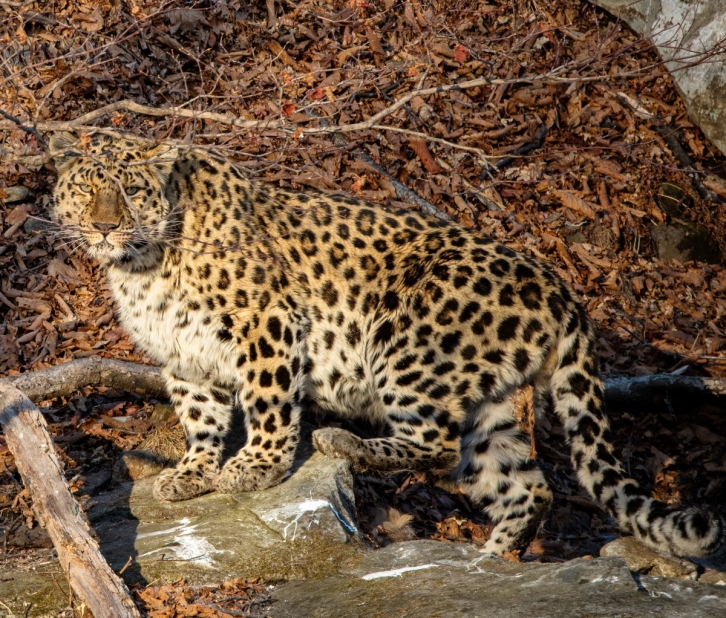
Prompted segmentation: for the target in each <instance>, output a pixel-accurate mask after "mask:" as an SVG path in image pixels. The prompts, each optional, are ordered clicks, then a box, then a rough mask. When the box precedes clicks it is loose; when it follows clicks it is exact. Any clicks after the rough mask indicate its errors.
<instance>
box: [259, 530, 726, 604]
mask: <svg viewBox="0 0 726 618" xmlns="http://www.w3.org/2000/svg"><path fill="white" fill-rule="evenodd" d="M636 578H637V579H636ZM636 578H634V577H633V575H632V574H631V572H630V570H629V569H628V567H627V566H626V564H625V561H624V560H623V559H622V558H618V557H612V558H610V557H609V558H595V559H591V560H585V559H578V560H572V561H570V562H567V563H564V564H558V565H554V564H533V563H530V564H516V563H513V562H508V561H506V560H502V559H497V558H488V557H486V556H484V555H482V554H481V553H479V552H478V551H477V550H476V549H475V548H473V547H471V546H467V545H459V544H446V543H438V542H435V541H408V542H405V543H396V544H394V545H390V546H389V547H387V548H385V549H382V550H378V551H376V552H372V553H369V554H367V555H365V556H364V557H363V558H362V559H361V560H360V562H359V563H358V564H356V565H355V566H353V567H347V568H344V569H343V570H342V572H341V573H339V574H338V575H335V576H332V577H327V578H325V579H322V580H318V581H296V582H289V583H287V584H284V585H281V586H279V587H278V588H277V589H276V590H275V591H274V592H273V599H274V603H273V608H272V611H271V615H272V616H273V617H274V618H338V617H340V616H345V617H346V618H373V617H387V616H397V617H398V616H400V617H403V616H405V617H406V618H429V617H434V616H437V617H438V616H441V617H446V618H448V617H451V616H466V617H467V618H477V617H480V618H489V617H491V616H507V618H520V617H521V618H532V617H533V616H536V617H537V618H550V617H552V618H554V617H568V618H569V617H570V616H587V617H588V618H596V617H599V616H602V617H603V618H605V617H607V618H615V617H618V618H626V617H632V618H636V617H637V618H647V617H650V616H652V617H654V618H656V617H657V618H664V617H665V616H667V617H668V618H679V617H683V618H702V617H703V618H706V617H709V618H710V617H713V618H716V617H719V618H722V617H723V616H726V587H724V586H712V585H709V584H699V583H692V582H684V581H682V580H670V579H659V578H655V577H647V576H636Z"/></svg>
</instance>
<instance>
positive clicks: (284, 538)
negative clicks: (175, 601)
mask: <svg viewBox="0 0 726 618" xmlns="http://www.w3.org/2000/svg"><path fill="white" fill-rule="evenodd" d="M153 481H154V479H153V478H152V479H144V480H141V481H137V482H135V483H126V484H123V485H121V486H119V487H118V488H117V489H115V490H114V491H112V492H109V493H107V494H102V495H100V496H97V497H96V498H93V499H91V500H90V501H89V502H88V503H87V504H86V509H87V512H88V518H89V520H90V522H91V525H92V526H93V529H94V530H95V532H96V533H97V534H98V537H99V540H100V544H101V551H102V552H103V554H104V556H105V557H106V559H107V560H108V562H109V563H110V564H111V567H112V568H113V569H114V570H115V571H117V572H118V571H120V570H121V569H122V568H123V567H124V566H126V569H125V570H124V573H123V577H124V579H125V580H126V582H127V583H136V582H140V583H149V582H152V581H159V580H161V581H174V580H176V579H179V578H180V577H184V578H185V579H186V580H187V582H189V583H190V584H192V585H197V584H205V583H212V582H217V583H219V582H222V581H224V580H227V579H231V578H235V577H263V578H265V579H267V580H276V579H286V580H294V579H299V578H308V577H318V578H319V577H324V576H327V575H331V574H333V573H337V572H338V571H339V569H340V568H341V567H343V566H345V565H348V566H349V567H350V566H352V565H354V564H355V563H356V562H357V561H358V560H359V559H360V556H361V550H362V549H363V547H364V545H363V543H362V541H361V537H360V532H359V530H358V524H357V519H356V514H355V502H354V495H353V477H352V475H351V472H350V466H349V464H348V463H347V462H345V461H341V460H336V459H329V458H327V457H324V456H323V455H320V454H318V453H315V454H313V455H312V456H311V457H310V458H309V459H308V460H307V461H306V462H305V463H304V464H303V465H302V466H301V467H300V468H299V469H297V470H296V471H295V472H294V473H293V474H292V476H291V477H290V478H289V479H288V480H287V481H285V482H284V483H282V484H280V485H278V486H277V487H273V488H271V489H268V490H265V491H259V492H250V493H245V494H238V495H224V494H216V493H212V494H207V495H205V496H201V497H199V498H195V499H193V500H187V501H184V502H176V503H167V502H159V501H158V500H156V499H155V498H154V497H153V495H152V486H153ZM127 563H128V564H127ZM43 570H44V571H48V572H49V571H54V572H58V573H60V568H59V566H58V564H57V563H52V564H46V565H44V567H43ZM10 577H11V578H10ZM10 577H8V578H6V577H5V574H3V577H0V600H2V601H3V603H6V604H7V605H8V606H9V607H10V608H11V609H12V610H13V611H14V612H16V613H17V614H18V615H20V616H22V615H24V607H23V602H24V601H28V600H34V606H35V607H36V608H38V609H37V611H34V610H31V612H30V614H29V616H39V615H47V610H48V608H49V606H51V607H55V608H56V609H59V608H60V607H63V605H60V606H59V605H57V603H58V587H57V586H56V584H54V582H53V580H52V578H51V577H45V578H43V577H42V576H41V577H40V578H39V577H38V576H37V574H33V573H32V572H28V573H22V572H17V573H13V574H11V576H10ZM43 580H44V581H43ZM56 580H57V581H58V582H59V584H60V585H61V586H62V587H63V589H66V587H67V584H66V582H65V578H64V577H63V576H62V574H61V575H60V576H58V575H56ZM23 591H25V592H23ZM31 591H32V594H33V595H34V599H30V594H31ZM46 597H47V602H46V601H44V599H45V598H46Z"/></svg>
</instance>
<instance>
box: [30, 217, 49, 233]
mask: <svg viewBox="0 0 726 618" xmlns="http://www.w3.org/2000/svg"><path fill="white" fill-rule="evenodd" d="M53 227H54V225H53V224H52V223H50V222H49V221H43V220H41V219H36V218H35V217H28V219H27V220H26V221H25V223H23V231H24V232H25V233H26V234H30V233H31V232H47V231H48V230H51V229H53Z"/></svg>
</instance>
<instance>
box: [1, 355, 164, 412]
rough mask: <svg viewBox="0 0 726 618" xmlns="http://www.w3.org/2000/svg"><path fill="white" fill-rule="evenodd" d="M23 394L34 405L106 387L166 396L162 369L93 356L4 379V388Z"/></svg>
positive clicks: (152, 395) (147, 394)
mask: <svg viewBox="0 0 726 618" xmlns="http://www.w3.org/2000/svg"><path fill="white" fill-rule="evenodd" d="M2 386H11V387H13V388H17V389H18V390H20V391H23V393H25V395H26V396H27V397H28V399H30V400H31V401H33V402H36V403H37V402H39V401H44V400H46V399H55V398H56V397H69V396H71V395H75V394H76V393H77V392H78V390H79V389H81V388H83V387H84V386H106V387H108V388H117V389H119V390H122V391H126V392H128V393H137V394H139V395H143V396H145V397H165V396H166V394H165V385H164V378H162V376H161V372H160V371H159V368H158V367H152V366H150V365H140V364H139V363H129V362H126V361H119V360H113V359H111V358H102V357H100V356H92V357H91V358H81V359H77V360H72V361H70V362H67V363H63V364H62V365H54V366H53V367H48V368H46V369H40V370H39V371H32V372H29V373H21V374H19V375H16V376H10V377H9V378H0V387H2Z"/></svg>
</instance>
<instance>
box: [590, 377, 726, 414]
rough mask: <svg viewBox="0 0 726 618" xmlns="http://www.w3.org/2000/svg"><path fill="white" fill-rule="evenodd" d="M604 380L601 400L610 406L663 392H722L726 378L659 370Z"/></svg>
mask: <svg viewBox="0 0 726 618" xmlns="http://www.w3.org/2000/svg"><path fill="white" fill-rule="evenodd" d="M604 382H605V403H606V404H607V405H608V406H610V407H615V406H619V405H626V404H627V405H631V406H632V405H633V404H635V403H646V402H648V401H652V398H653V397H655V396H657V395H664V394H666V393H667V394H669V395H677V396H679V397H682V396H694V397H697V396H702V397H703V396H714V397H718V396H724V395H726V378H710V377H701V376H674V375H671V374H668V373H660V374H656V375H651V376H640V377H637V378H630V377H627V376H617V377H615V376H605V379H604Z"/></svg>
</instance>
